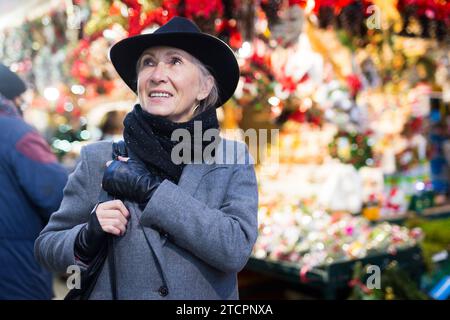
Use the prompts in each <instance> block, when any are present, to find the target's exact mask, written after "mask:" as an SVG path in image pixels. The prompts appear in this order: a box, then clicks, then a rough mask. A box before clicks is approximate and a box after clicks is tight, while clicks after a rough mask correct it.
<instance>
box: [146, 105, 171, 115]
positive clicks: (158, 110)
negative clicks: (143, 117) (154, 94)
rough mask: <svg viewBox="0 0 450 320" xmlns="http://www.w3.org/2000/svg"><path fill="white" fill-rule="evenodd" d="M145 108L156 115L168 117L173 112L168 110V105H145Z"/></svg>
mask: <svg viewBox="0 0 450 320" xmlns="http://www.w3.org/2000/svg"><path fill="white" fill-rule="evenodd" d="M143 109H144V111H146V112H147V113H150V114H152V115H154V116H161V117H167V116H169V115H170V113H171V112H170V111H169V110H167V107H164V106H144V107H143Z"/></svg>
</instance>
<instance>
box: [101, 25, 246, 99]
mask: <svg viewBox="0 0 450 320" xmlns="http://www.w3.org/2000/svg"><path fill="white" fill-rule="evenodd" d="M154 46H168V47H174V48H178V49H182V50H184V51H186V52H188V53H190V54H191V55H192V56H194V57H195V58H197V59H198V60H199V61H201V62H202V63H203V64H204V65H205V66H206V67H207V68H208V70H209V71H210V72H211V74H212V75H213V77H214V78H215V79H216V82H217V85H218V89H219V101H218V103H217V104H216V107H219V106H221V105H222V104H224V103H225V102H226V101H227V100H228V99H229V98H231V96H232V95H233V93H234V91H235V90H236V87H237V84H238V81H239V66H238V63H237V61H236V57H235V56H234V53H233V51H232V50H231V48H230V47H229V46H228V45H227V44H226V43H225V42H223V41H222V40H220V39H218V38H216V37H214V36H212V35H209V34H206V33H202V32H201V31H200V29H199V28H198V27H197V25H195V24H194V23H193V22H192V21H190V20H188V19H186V18H182V17H174V18H172V19H171V20H170V21H169V22H167V23H166V24H164V25H163V26H161V27H160V28H159V29H157V30H156V31H155V32H153V33H151V34H142V35H138V36H134V37H129V38H125V39H123V40H121V41H119V42H117V43H116V44H115V45H113V46H112V48H111V50H110V52H109V56H110V59H111V62H112V64H113V65H114V68H115V69H116V71H117V72H118V73H119V75H120V77H121V78H122V79H123V80H124V81H125V83H126V84H127V85H128V87H130V88H131V90H133V91H134V92H136V91H137V74H136V64H137V61H138V59H139V57H140V56H141V54H142V53H143V52H144V51H145V50H146V49H148V48H150V47H154Z"/></svg>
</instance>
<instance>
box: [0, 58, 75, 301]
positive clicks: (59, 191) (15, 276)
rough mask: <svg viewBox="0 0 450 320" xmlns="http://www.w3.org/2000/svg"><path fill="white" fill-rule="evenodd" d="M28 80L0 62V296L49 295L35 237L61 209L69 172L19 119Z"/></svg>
mask: <svg viewBox="0 0 450 320" xmlns="http://www.w3.org/2000/svg"><path fill="white" fill-rule="evenodd" d="M25 91H26V86H25V84H24V82H23V81H22V80H21V79H20V78H19V77H18V76H17V75H16V74H15V73H13V72H11V71H10V70H9V69H8V68H7V67H6V66H5V65H3V64H0V128H2V131H1V134H0V266H1V267H0V268H1V272H0V299H1V300H5V299H7V300H12V299H14V300H17V299H51V298H52V296H53V290H52V275H51V273H49V272H48V271H46V270H44V268H42V267H41V266H39V264H38V263H37V262H36V260H35V258H34V255H33V246H34V241H35V240H36V238H37V237H38V235H39V232H40V231H41V230H42V229H43V227H44V226H45V225H46V224H47V222H48V220H49V218H50V214H51V213H52V212H54V211H56V210H57V209H58V208H59V205H60V203H61V200H62V196H63V188H64V186H65V184H66V182H67V172H66V170H65V169H64V168H63V167H62V166H61V165H59V164H58V162H57V160H56V157H55V156H54V155H53V154H52V152H51V150H50V147H49V145H48V144H47V142H46V141H45V140H44V139H43V138H42V137H41V136H40V135H39V133H38V132H37V131H36V130H35V129H34V128H33V127H31V126H30V125H28V124H26V123H25V122H24V120H23V119H22V117H21V111H20V108H19V104H20V103H21V101H22V98H21V95H22V94H23V93H24V92H25Z"/></svg>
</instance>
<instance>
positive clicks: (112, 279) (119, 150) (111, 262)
mask: <svg viewBox="0 0 450 320" xmlns="http://www.w3.org/2000/svg"><path fill="white" fill-rule="evenodd" d="M118 156H122V157H127V156H128V152H127V147H126V145H125V141H123V140H121V141H118V142H113V145H112V159H113V160H117V157H118ZM101 192H102V193H103V195H101V196H100V197H102V196H103V197H107V198H109V199H110V200H112V199H114V197H112V196H111V195H109V194H108V193H107V192H106V191H104V190H103V189H102V191H101ZM108 266H109V283H110V284H111V293H112V299H113V300H117V299H118V290H117V276H116V256H115V253H114V237H113V235H111V234H109V235H108Z"/></svg>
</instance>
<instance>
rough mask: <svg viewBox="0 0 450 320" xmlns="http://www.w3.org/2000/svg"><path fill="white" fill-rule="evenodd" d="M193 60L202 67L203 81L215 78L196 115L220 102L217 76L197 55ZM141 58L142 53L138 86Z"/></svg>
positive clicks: (138, 66)
mask: <svg viewBox="0 0 450 320" xmlns="http://www.w3.org/2000/svg"><path fill="white" fill-rule="evenodd" d="M191 57H192V62H193V63H194V64H195V65H196V66H197V67H198V68H199V69H200V73H201V81H206V78H208V77H212V79H213V81H214V82H213V86H212V88H211V91H210V92H209V94H208V96H207V97H206V98H205V99H203V100H202V101H200V106H199V107H198V108H197V110H195V114H194V116H196V115H197V114H199V113H202V112H203V111H206V110H207V109H208V108H212V107H215V106H216V105H217V103H218V102H219V86H218V85H217V80H216V78H215V77H214V76H213V75H212V73H211V72H210V71H209V69H208V67H207V66H206V65H205V64H204V63H203V62H201V61H200V60H198V59H197V58H196V57H194V56H193V55H191ZM141 59H142V55H141V56H140V57H139V59H138V62H137V64H136V86H137V76H138V74H139V71H140V69H141V68H140V65H141Z"/></svg>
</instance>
